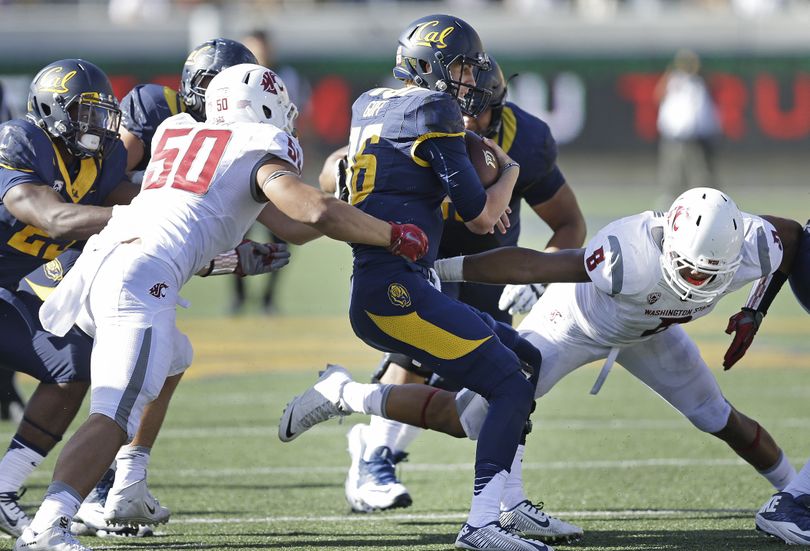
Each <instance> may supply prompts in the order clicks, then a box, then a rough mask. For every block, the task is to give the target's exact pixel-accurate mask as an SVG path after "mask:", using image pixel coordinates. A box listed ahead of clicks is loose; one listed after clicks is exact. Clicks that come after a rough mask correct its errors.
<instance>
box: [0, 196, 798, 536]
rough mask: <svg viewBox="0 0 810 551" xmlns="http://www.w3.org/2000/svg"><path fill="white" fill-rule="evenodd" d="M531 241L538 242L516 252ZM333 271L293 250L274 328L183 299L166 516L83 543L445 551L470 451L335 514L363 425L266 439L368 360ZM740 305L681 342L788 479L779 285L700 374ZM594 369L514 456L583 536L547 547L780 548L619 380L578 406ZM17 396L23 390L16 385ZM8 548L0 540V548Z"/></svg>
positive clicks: (604, 215)
mask: <svg viewBox="0 0 810 551" xmlns="http://www.w3.org/2000/svg"><path fill="white" fill-rule="evenodd" d="M741 195H742V196H743V197H742V199H738V202H740V204H741V207H742V208H743V209H745V210H752V211H755V212H763V213H768V212H772V213H775V214H784V215H787V216H792V217H795V218H801V216H802V212H801V209H802V207H803V205H792V204H791V203H789V202H788V201H786V200H783V198H781V197H776V198H774V197H773V196H769V197H767V198H765V199H763V200H762V201H761V203H760V202H758V200H757V197H756V196H754V195H753V194H750V195H749V194H741ZM585 197H588V199H587V200H583V201H582V203H583V209H584V210H585V211H586V212H588V213H589V222H590V223H591V225H590V227H591V231H593V230H595V229H596V228H598V227H599V226H601V225H602V224H604V223H606V222H607V221H609V220H611V219H613V218H616V217H617V216H621V215H622V214H630V213H632V212H635V211H637V210H643V208H644V202H645V201H646V200H647V199H648V198H649V194H648V195H644V194H643V193H641V194H639V195H628V196H627V197H622V198H619V199H616V198H614V199H613V200H607V199H606V197H607V194H604V193H603V194H600V193H599V192H598V190H595V191H594V192H593V193H591V194H582V198H583V199H584V198H585ZM600 201H602V202H601V203H600ZM805 205H806V202H805ZM771 206H773V207H774V208H773V209H771ZM780 206H781V209H779V207H780ZM593 213H598V214H593ZM526 231H527V233H529V234H530V233H531V232H530V230H529V229H527V230H526ZM542 239H544V237H543V235H542V233H541V232H539V231H538V233H537V235H535V236H534V238H532V237H531V236H530V235H529V236H527V239H526V243H527V244H535V245H539V242H541V241H542ZM348 262H349V255H348V252H347V250H346V248H345V247H343V246H341V245H337V244H334V243H328V242H325V241H324V242H322V243H321V242H316V243H314V244H312V245H308V246H307V247H304V248H301V249H297V250H296V256H295V257H294V260H293V263H292V264H291V265H290V267H289V268H288V270H289V273H287V274H285V280H284V281H283V282H282V286H283V289H282V296H281V297H280V298H281V300H280V303H279V309H280V311H281V313H282V315H279V316H273V317H260V316H256V315H250V316H248V317H239V318H228V317H222V316H221V313H222V312H223V311H224V310H225V308H226V306H227V304H228V298H229V295H228V283H229V281H228V280H227V279H221V280H219V281H216V280H214V279H209V280H202V281H200V280H197V281H194V282H193V283H192V284H190V285H189V286H188V288H187V289H186V292H184V295H186V296H188V297H189V298H190V299H191V300H192V302H193V303H194V306H193V307H192V309H191V310H189V311H187V312H183V313H182V314H181V320H180V325H181V328H182V329H183V330H184V331H186V332H188V333H189V335H190V336H191V338H192V342H193V343H194V345H195V350H196V358H195V363H194V366H193V367H192V368H191V369H190V371H189V372H188V376H187V377H186V380H185V381H184V382H183V383H182V384H181V386H180V389H179V390H178V394H177V395H176V397H175V400H174V402H173V404H172V408H171V410H170V412H169V416H168V419H167V421H166V425H165V428H164V431H163V433H162V434H161V437H160V439H159V441H158V446H157V447H156V448H155V450H154V454H153V459H152V463H151V470H150V486H151V488H152V490H153V492H154V493H155V494H156V495H157V497H159V498H160V500H161V502H162V503H164V504H165V505H167V506H168V507H170V508H171V509H172V511H173V516H172V520H171V521H170V523H169V524H167V525H165V526H162V527H160V528H159V529H158V532H157V536H156V537H153V538H149V539H109V538H108V539H93V538H83V543H85V544H87V545H91V546H92V547H93V548H94V549H132V550H136V549H138V550H152V549H156V550H172V549H230V550H261V549H285V550H286V549H290V550H292V549H297V550H310V551H314V550H323V549H329V550H338V549H360V550H369V551H371V550H439V549H450V548H452V543H453V541H454V538H455V536H456V533H457V532H458V529H459V528H460V526H461V524H462V522H463V520H464V518H465V515H466V512H467V509H468V507H469V501H470V495H471V480H472V474H473V473H472V462H473V457H474V455H473V454H474V447H473V443H472V442H469V441H466V440H454V439H451V438H449V437H446V436H443V435H437V434H432V433H429V434H425V435H423V436H422V437H420V438H419V439H418V440H417V441H416V442H415V444H414V445H413V446H412V448H411V450H410V451H411V456H410V461H409V462H407V463H405V464H404V465H403V466H402V469H401V473H400V474H401V478H402V480H403V482H404V483H405V484H406V485H407V486H408V488H409V489H410V491H411V494H412V496H413V498H414V505H413V506H412V507H411V508H409V509H400V510H398V511H395V512H391V513H385V514H378V515H352V514H350V513H349V512H348V511H349V507H348V505H347V504H346V502H345V500H344V498H343V480H344V476H345V470H346V468H347V467H348V464H349V458H348V454H347V453H346V452H345V447H346V440H345V434H346V432H347V431H348V429H349V427H350V426H351V424H352V423H355V422H361V421H364V418H359V417H358V418H352V417H349V418H346V419H345V420H344V423H343V424H342V425H341V424H338V423H337V422H336V421H331V422H329V423H326V424H324V425H322V426H321V427H317V428H316V429H314V430H312V431H311V432H309V433H307V434H305V435H303V436H302V437H301V438H300V439H298V440H296V441H294V442H292V443H289V444H281V443H280V442H279V441H278V439H277V437H276V423H277V421H278V417H279V415H280V413H281V410H282V408H283V407H284V404H285V403H286V401H287V400H288V399H289V398H290V397H291V396H292V395H294V394H296V393H297V392H300V391H301V390H303V389H304V388H306V387H307V386H308V385H310V384H311V383H312V382H313V381H314V378H315V376H316V371H317V370H318V369H319V368H322V367H323V365H324V364H325V363H326V362H327V361H333V362H337V363H342V364H344V365H346V366H347V367H349V368H350V369H351V370H352V371H353V372H354V373H355V374H356V375H357V377H358V379H365V378H367V377H368V375H369V373H370V371H371V369H372V368H373V366H374V365H375V364H376V362H377V359H378V354H377V353H376V352H374V351H371V350H369V349H368V348H367V347H365V346H364V345H363V344H362V343H360V341H358V340H357V339H356V338H355V337H354V336H353V335H352V334H351V330H350V328H349V327H348V323H347V321H346V319H345V314H344V313H343V312H344V310H345V306H346V288H347V284H348V283H347V280H348V273H349V272H348V271H349V263H348ZM252 290H254V291H255V286H254V288H253V289H252ZM743 300H744V295H743V294H740V293H738V294H737V295H736V298H735V297H729V298H727V299H725V301H724V302H723V303H721V304H720V306H719V307H718V308H717V311H716V312H714V313H713V314H711V315H710V316H708V317H707V318H704V319H701V320H698V321H697V322H695V323H693V324H690V325H688V326H687V331H688V332H689V333H690V334H692V335H693V336H694V337H695V338H696V339H697V341H698V342H699V344H700V345H701V347H702V349H703V351H704V355H705V358H706V359H707V361H708V363H709V365H710V366H713V367H714V368H715V373H716V375H717V377H718V379H719V381H720V384H721V386H722V388H723V389H724V391H725V393H726V395H727V397H728V398H729V400H730V401H731V402H732V403H733V404H734V405H735V406H737V407H738V409H740V410H741V411H743V412H744V413H746V414H748V415H749V416H752V417H754V418H756V419H757V420H759V421H760V422H761V423H762V425H763V426H764V427H766V428H767V429H768V430H770V431H771V433H772V434H773V435H774V437H775V438H776V439H777V441H778V442H779V443H780V444H781V446H782V447H783V448H784V450H785V451H786V453H787V454H788V456H789V457H790V458H791V459H792V460H793V462H794V464H795V465H796V466H797V467H800V466H801V465H802V464H803V463H804V462H805V461H806V460H807V458H808V457H810V442H808V440H807V427H808V426H810V411H808V407H807V404H808V396H810V343H808V338H807V337H808V335H810V316H807V315H806V314H804V312H803V311H802V310H801V309H800V308H799V307H798V306H796V305H795V304H794V303H793V301H792V300H791V295H790V293H789V290H787V289H785V290H784V291H783V293H782V295H781V296H780V297H779V298H778V299H777V302H776V304H775V305H774V307H773V308H772V310H771V313H770V314H769V316H768V317H767V318H766V319H765V322H764V324H763V328H762V330H761V331H760V334H759V335H758V337H757V340H756V341H755V344H754V347H753V348H752V350H751V351H750V352H749V354H748V355H747V356H746V358H745V360H743V362H742V363H741V364H740V365H738V366H736V367H735V368H734V369H733V370H732V371H730V372H723V371H722V370H721V369H720V368H719V367H716V366H719V364H720V359H721V358H722V355H723V352H724V351H725V347H726V345H727V343H728V342H729V337H727V336H726V335H724V334H723V329H724V328H725V325H726V319H727V317H728V315H729V314H731V313H733V312H734V311H736V309H737V307H738V306H739V305H740V303H741V302H742V301H743ZM256 311H257V308H255V307H254V308H251V312H254V313H255V312H256ZM293 312H294V313H295V314H296V315H292V313H293ZM597 370H598V366H589V367H586V368H583V369H580V370H578V371H577V372H575V373H574V374H572V375H571V376H570V377H568V378H566V379H564V380H563V381H562V382H561V383H560V384H559V385H558V386H557V387H556V388H555V389H554V390H553V391H552V392H551V393H550V394H549V395H548V396H547V397H545V398H544V399H543V400H541V401H540V402H539V404H538V410H537V412H536V413H535V415H534V417H533V418H534V421H535V430H534V432H533V434H532V435H531V436H530V437H529V442H528V445H527V453H526V459H525V467H524V469H525V477H526V481H527V489H528V492H529V496H530V497H532V498H533V499H536V500H538V501H544V502H545V504H546V510H547V511H548V512H550V513H553V514H555V515H557V516H559V517H561V518H564V519H565V520H568V521H570V522H574V523H576V524H579V525H581V526H582V527H583V528H584V529H585V532H586V537H585V539H584V540H583V541H581V542H579V543H575V544H566V545H561V546H559V547H558V548H559V549H572V550H573V549H581V550H583V551H586V550H587V551H624V550H694V551H697V550H701V551H703V550H715V549H726V550H737V551H748V550H752V549H777V548H779V547H778V546H776V544H774V543H773V542H772V541H770V540H767V539H766V538H764V537H761V536H759V535H758V534H757V533H756V532H755V531H754V530H753V515H754V512H755V510H756V508H758V507H759V506H760V505H761V504H762V503H763V502H764V501H765V500H766V499H767V498H768V497H769V496H770V495H771V493H772V490H771V488H770V486H769V485H768V484H767V482H765V480H764V479H762V478H761V477H759V476H758V475H757V474H756V473H755V472H754V471H753V470H752V469H751V468H750V467H749V466H747V465H746V464H744V463H742V462H741V461H738V460H737V459H736V456H735V455H733V454H732V452H731V451H730V450H728V449H727V448H726V446H725V445H724V444H722V443H720V442H719V441H715V440H714V439H713V438H712V437H710V436H706V435H704V434H702V433H700V432H698V431H697V430H696V429H693V428H692V427H691V425H689V424H688V422H686V421H685V420H684V419H682V418H681V417H680V416H679V414H678V413H677V412H675V411H674V410H673V409H671V408H670V407H669V406H667V405H666V404H664V403H663V402H662V401H661V400H660V399H659V398H658V397H656V396H654V395H653V394H652V393H651V392H649V391H648V390H647V389H646V388H645V387H643V386H642V385H641V384H640V383H638V382H637V381H636V380H635V379H633V378H632V377H630V376H628V375H627V374H626V373H625V372H624V371H623V370H622V369H621V368H618V367H617V368H616V369H614V372H613V373H612V374H611V375H610V377H609V378H608V379H607V381H606V383H605V386H604V388H603V389H602V392H601V393H600V394H599V395H598V396H596V397H593V396H590V395H588V390H589V389H590V387H591V385H592V383H593V380H594V378H595V377H596V374H597ZM24 389H25V391H26V392H30V390H31V389H32V386H31V383H30V380H25V381H24ZM12 433H13V427H11V426H10V425H9V424H0V441H7V440H8V438H9V437H10V436H11V434H12ZM53 461H54V457H50V458H49V459H48V460H47V461H46V463H45V464H44V465H43V466H42V467H41V468H40V469H38V470H37V472H36V473H35V475H34V476H33V477H32V478H31V479H30V481H29V490H28V493H27V494H26V495H25V497H24V498H23V503H24V505H25V506H26V507H27V508H28V509H29V512H30V513H33V511H34V510H35V509H36V507H37V505H38V503H39V501H40V500H41V498H42V494H43V492H44V489H45V487H46V486H47V483H48V480H49V472H50V470H51V468H52V466H53ZM11 545H12V541H11V540H10V539H5V540H0V549H10V548H11Z"/></svg>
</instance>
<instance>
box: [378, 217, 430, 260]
mask: <svg viewBox="0 0 810 551" xmlns="http://www.w3.org/2000/svg"><path fill="white" fill-rule="evenodd" d="M389 224H391V244H390V245H388V252H390V253H391V254H395V255H397V256H401V257H403V258H406V259H408V260H410V261H411V262H416V261H417V260H419V259H420V258H422V257H423V256H425V254H427V252H428V237H427V235H426V234H425V232H423V231H422V230H421V229H420V228H419V226H415V225H414V224H395V223H394V222H389Z"/></svg>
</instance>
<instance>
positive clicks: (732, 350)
mask: <svg viewBox="0 0 810 551" xmlns="http://www.w3.org/2000/svg"><path fill="white" fill-rule="evenodd" d="M763 317H764V314H763V313H762V312H758V311H756V310H753V309H751V308H743V309H742V310H740V311H739V312H737V313H736V314H734V315H733V316H731V317H730V318H729V320H728V327H726V334H727V335H731V334H732V333H736V334H735V335H734V339H733V340H732V341H731V344H730V345H729V347H728V350H726V355H725V356H723V369H724V370H726V371H728V370H729V369H731V366H733V365H734V364H735V363H737V362H738V361H739V360H740V358H742V357H743V356H745V353H746V351H747V350H748V347H749V346H751V343H752V342H753V341H754V336H755V335H756V334H757V330H758V329H759V326H760V324H761V323H762V318H763Z"/></svg>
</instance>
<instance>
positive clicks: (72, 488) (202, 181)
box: [14, 64, 427, 551]
mask: <svg viewBox="0 0 810 551" xmlns="http://www.w3.org/2000/svg"><path fill="white" fill-rule="evenodd" d="M296 116H297V109H296V107H295V105H293V104H292V103H291V102H290V101H289V97H288V96H287V93H286V89H285V86H284V83H283V82H282V81H281V80H280V79H279V78H278V77H277V75H276V74H275V73H273V72H272V71H271V70H269V69H267V68H264V67H261V66H258V65H252V64H240V65H236V66H233V67H230V68H229V69H225V70H224V71H222V72H220V73H219V74H218V75H217V76H215V77H214V79H212V81H211V83H210V85H209V88H208V90H207V94H206V119H207V121H208V122H198V121H196V120H195V119H194V118H193V117H192V116H191V115H189V114H187V113H181V114H178V115H176V116H174V117H170V118H169V119H167V120H166V121H164V122H163V123H161V125H160V126H159V127H158V129H157V132H156V134H155V137H154V143H153V146H152V161H151V162H150V164H149V165H148V166H147V170H146V172H145V175H144V178H143V183H142V191H141V193H140V194H138V196H137V197H136V198H135V199H134V200H133V202H132V203H131V205H128V206H123V207H116V210H115V212H114V213H113V215H112V217H111V219H110V222H109V223H108V224H107V226H106V227H105V228H104V230H103V231H102V232H101V233H99V234H98V235H95V236H93V237H92V238H91V239H90V240H89V241H88V242H87V244H86V245H85V248H84V252H83V254H82V255H81V256H80V257H79V259H78V260H77V262H76V264H75V265H74V267H73V269H72V270H71V271H70V272H69V273H68V274H67V275H66V276H65V278H64V279H63V280H62V282H61V283H60V284H59V286H58V287H57V288H56V290H55V291H54V292H53V293H51V294H50V295H49V296H48V298H47V299H46V300H45V303H44V304H43V305H42V308H41V310H40V320H41V321H42V322H43V327H45V328H46V329H47V330H49V331H50V332H51V333H53V334H55V335H62V334H64V333H65V332H66V331H69V330H70V328H71V327H73V326H74V325H73V324H74V323H79V325H80V326H81V327H83V328H84V331H85V332H86V333H88V334H91V335H94V337H95V340H94V343H93V351H92V356H91V365H90V371H91V374H92V377H91V389H92V392H91V403H90V416H89V417H88V419H87V420H86V421H85V422H84V423H83V424H82V426H81V427H80V428H79V429H78V430H77V432H76V433H75V434H74V435H73V436H72V437H71V439H70V440H69V441H68V443H67V444H66V445H65V447H64V448H63V450H62V453H61V454H60V456H59V459H58V460H57V463H56V467H55V470H54V477H53V481H52V483H51V484H50V486H49V487H48V491H47V493H46V495H45V499H44V501H43V503H42V505H41V506H40V508H39V510H38V511H37V514H36V516H35V517H34V519H33V520H32V521H31V524H30V525H29V526H28V527H26V529H25V530H24V531H23V533H22V535H21V536H20V537H19V538H18V539H17V542H16V543H15V547H14V549H16V550H23V549H25V550H39V549H43V550H44V549H71V550H73V551H83V550H85V549H87V548H86V547H84V546H82V545H81V544H80V543H79V542H78V541H77V540H76V539H75V538H73V536H72V535H71V534H70V532H69V531H68V527H69V525H70V519H72V518H73V516H74V515H75V514H76V512H77V510H78V508H79V505H80V503H81V501H82V499H83V498H84V497H85V496H87V494H88V493H89V492H90V490H91V489H92V488H93V486H94V485H95V484H96V482H97V481H98V480H99V478H100V477H101V476H102V475H103V473H104V471H105V469H107V467H108V466H109V464H110V462H111V461H112V460H113V458H114V457H115V455H116V452H117V451H118V449H119V448H120V446H121V445H122V444H124V443H125V442H126V441H127V440H128V439H131V438H133V437H134V436H135V433H136V431H137V430H138V427H139V423H140V417H141V414H142V412H143V409H144V406H145V405H146V404H147V403H148V402H150V401H152V400H154V399H155V398H156V397H157V396H158V394H159V392H160V391H161V388H162V387H163V383H164V381H165V379H166V376H167V375H168V374H169V373H170V370H171V369H172V364H173V363H174V360H173V358H172V355H169V354H166V353H165V351H166V350H177V349H178V347H179V348H180V349H182V350H184V351H185V356H186V358H187V359H188V360H189V361H190V356H191V353H192V352H191V347H190V344H189V343H188V340H187V339H186V338H185V337H184V336H183V335H182V334H181V333H180V332H179V331H178V329H177V328H176V326H175V316H176V314H175V309H176V305H177V304H178V302H180V301H181V299H180V296H179V291H180V288H181V287H182V286H183V284H184V283H185V282H186V281H188V279H189V278H190V277H191V276H192V275H194V274H195V273H198V274H200V275H204V274H207V273H210V272H211V271H212V270H215V269H216V267H217V264H216V262H212V261H210V259H211V258H214V257H216V256H217V255H219V254H227V251H228V249H230V248H231V247H234V246H236V245H238V244H239V242H240V241H241V240H242V236H243V235H244V233H245V231H246V229H247V227H249V226H250V225H251V224H252V223H253V222H254V221H255V220H256V217H257V216H258V215H259V214H260V213H261V212H262V211H263V209H264V208H265V205H268V206H269V207H270V208H272V209H275V214H274V217H275V218H277V219H278V221H279V224H278V227H274V228H272V229H274V230H277V229H281V230H285V231H282V232H281V233H282V235H284V234H286V235H292V236H293V237H300V236H307V237H309V236H317V235H321V234H325V235H328V236H330V237H334V238H337V239H340V240H351V241H353V242H356V243H367V244H369V245H373V246H379V247H381V248H383V249H384V250H386V251H387V254H392V255H404V256H406V257H407V258H409V259H411V260H416V259H418V258H420V257H421V256H422V255H424V254H425V253H426V252H427V240H426V236H425V234H424V233H422V232H421V231H420V230H419V229H418V228H416V227H414V226H412V225H403V224H389V223H387V222H384V221H382V220H379V219H377V218H374V217H371V216H369V215H367V214H364V213H362V212H360V211H359V210H357V209H354V208H352V207H350V206H349V205H347V204H345V203H342V202H340V201H338V200H337V199H335V198H333V197H330V196H328V195H326V194H323V193H322V192H320V191H317V190H315V189H313V188H312V187H311V186H309V185H307V184H305V183H304V182H303V181H301V179H300V177H299V174H300V170H301V165H302V162H303V159H302V152H301V149H300V147H299V145H298V141H297V140H296V138H295V137H294V121H295V118H296ZM196 161H199V162H196ZM178 345H179V346H178ZM175 355H176V354H175Z"/></svg>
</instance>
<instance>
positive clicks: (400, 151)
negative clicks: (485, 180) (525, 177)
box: [347, 87, 486, 266]
mask: <svg viewBox="0 0 810 551" xmlns="http://www.w3.org/2000/svg"><path fill="white" fill-rule="evenodd" d="M349 160H350V165H351V166H350V167H349V173H348V176H347V177H348V179H349V180H348V183H349V189H350V202H351V204H352V205H354V206H356V207H357V208H359V209H361V210H363V211H364V212H366V213H368V214H370V215H372V216H376V217H377V218H380V219H381V220H388V221H393V222H399V223H409V224H415V225H417V226H419V227H420V228H421V229H422V230H423V231H424V232H425V233H426V234H427V236H428V239H429V241H430V251H429V252H428V254H427V255H425V257H424V258H423V259H422V260H420V261H419V263H420V264H422V265H424V266H430V265H432V264H433V261H434V260H435V259H436V254H437V252H438V245H439V241H440V239H441V232H442V225H443V222H442V212H441V204H442V200H443V199H444V198H445V197H446V196H449V197H450V199H451V200H452V201H453V204H454V205H455V208H456V211H457V212H458V213H459V215H460V216H461V217H462V218H463V219H465V220H471V219H473V218H475V217H477V216H478V215H479V214H480V213H481V211H482V210H483V209H484V206H485V205H486V193H485V192H484V189H483V188H482V186H481V182H480V181H479V180H478V178H477V176H476V174H475V169H474V168H473V166H472V163H471V162H470V160H469V157H467V153H466V148H465V145H464V122H463V119H462V115H461V109H460V108H459V105H458V103H457V102H456V100H455V98H454V97H453V96H451V95H450V94H445V93H442V92H433V91H430V90H427V89H424V88H417V87H405V88H401V89H396V90H395V89H391V88H376V89H374V90H370V91H368V92H366V93H364V94H363V95H361V96H360V97H359V98H358V99H357V101H355V102H354V105H353V106H352V125H351V135H350V137H349ZM352 247H353V251H354V257H355V262H356V263H364V262H369V261H374V262H377V261H381V262H383V261H386V260H390V259H393V258H394V257H392V256H391V255H390V253H388V252H387V251H385V249H382V248H380V247H371V246H367V245H357V244H354V245H353V246H352Z"/></svg>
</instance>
